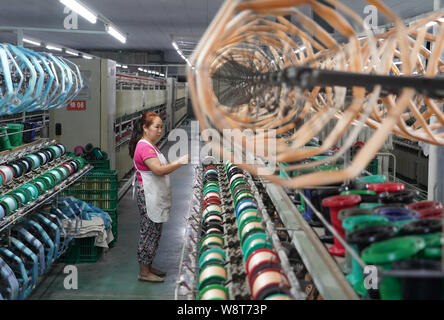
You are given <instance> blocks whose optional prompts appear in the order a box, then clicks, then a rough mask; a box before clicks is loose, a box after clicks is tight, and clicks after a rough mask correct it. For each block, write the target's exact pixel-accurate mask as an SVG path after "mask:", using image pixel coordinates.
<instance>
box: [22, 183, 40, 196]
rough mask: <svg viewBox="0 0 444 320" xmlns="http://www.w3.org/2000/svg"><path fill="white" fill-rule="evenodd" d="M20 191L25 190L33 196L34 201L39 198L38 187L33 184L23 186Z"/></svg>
mask: <svg viewBox="0 0 444 320" xmlns="http://www.w3.org/2000/svg"><path fill="white" fill-rule="evenodd" d="M20 189H25V190H26V192H28V194H30V195H31V199H32V200H35V199H37V198H38V196H39V190H38V189H37V187H36V186H34V185H33V184H31V183H27V184H25V185H23V186H22V187H20Z"/></svg>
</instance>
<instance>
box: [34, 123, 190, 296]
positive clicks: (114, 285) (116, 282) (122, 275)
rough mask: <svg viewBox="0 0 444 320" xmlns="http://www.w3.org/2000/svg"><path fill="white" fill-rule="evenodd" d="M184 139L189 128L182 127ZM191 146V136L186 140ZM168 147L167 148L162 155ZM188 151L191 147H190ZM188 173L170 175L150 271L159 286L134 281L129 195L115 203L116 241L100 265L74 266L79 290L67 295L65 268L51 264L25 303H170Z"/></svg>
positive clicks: (134, 231) (135, 230)
mask: <svg viewBox="0 0 444 320" xmlns="http://www.w3.org/2000/svg"><path fill="white" fill-rule="evenodd" d="M183 128H184V129H186V131H187V132H188V133H189V132H190V126H189V125H186V126H183ZM188 139H189V141H190V135H188ZM171 144H172V143H167V144H166V146H165V147H164V148H163V149H162V152H163V153H164V154H165V155H167V151H168V149H169V147H170V146H171ZM189 146H190V143H189ZM193 170H194V169H193V167H192V166H191V165H188V166H184V167H182V168H180V169H178V170H177V171H175V172H173V173H172V174H171V186H172V193H173V207H172V208H171V217H170V220H169V221H168V222H167V223H165V224H164V226H163V232H162V238H161V242H160V247H159V249H158V254H157V257H156V258H155V260H154V264H153V265H154V266H155V267H157V268H159V269H162V270H165V271H166V272H167V276H166V277H165V282H163V283H147V282H140V281H138V280H137V276H138V273H139V265H138V261H137V243H138V237H139V212H138V208H137V203H136V200H135V199H132V190H131V189H130V190H129V191H128V192H127V193H126V195H125V196H124V197H123V198H122V199H121V200H120V202H119V207H118V240H117V243H116V245H115V246H114V247H113V248H111V249H108V250H107V251H106V252H104V253H102V256H101V257H100V259H99V261H98V262H97V263H92V264H76V265H75V266H76V267H77V270H78V289H77V290H67V289H65V288H64V285H63V284H64V280H65V277H66V276H67V274H65V273H64V272H63V270H64V268H65V266H66V264H64V263H55V264H54V265H53V266H52V267H51V268H50V270H49V272H48V273H47V274H46V276H44V277H43V278H42V280H41V281H40V283H39V284H38V285H37V287H36V288H35V289H34V291H33V292H32V293H31V295H30V296H29V297H28V299H29V300H40V299H43V300H77V299H82V300H102V299H103V300H104V299H106V300H112V299H122V300H143V299H149V300H170V299H174V289H175V283H176V278H177V274H178V270H179V260H180V254H181V250H182V245H183V235H184V228H185V222H186V221H185V217H186V216H187V215H188V212H187V208H188V206H189V201H190V199H191V193H192V183H193V181H192V176H193Z"/></svg>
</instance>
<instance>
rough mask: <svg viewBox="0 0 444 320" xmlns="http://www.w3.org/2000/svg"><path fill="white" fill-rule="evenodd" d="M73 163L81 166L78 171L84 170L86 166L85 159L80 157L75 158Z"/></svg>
mask: <svg viewBox="0 0 444 320" xmlns="http://www.w3.org/2000/svg"><path fill="white" fill-rule="evenodd" d="M73 161H76V162H77V164H78V165H79V169H78V170H81V169H83V167H84V166H85V164H86V161H85V159H83V158H79V157H75V158H74V159H73Z"/></svg>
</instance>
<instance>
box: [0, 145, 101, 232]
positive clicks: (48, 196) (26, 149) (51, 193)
mask: <svg viewBox="0 0 444 320" xmlns="http://www.w3.org/2000/svg"><path fill="white" fill-rule="evenodd" d="M54 144H56V142H55V141H48V140H47V139H44V141H39V142H36V143H32V144H31V145H26V146H22V147H21V149H20V150H18V151H14V152H12V153H11V154H9V155H3V156H2V155H0V164H1V163H4V162H7V161H13V160H14V159H18V158H20V157H22V156H23V155H25V154H28V153H32V152H35V151H38V150H40V149H43V148H46V147H49V146H51V145H54ZM3 153H5V152H3ZM66 160H69V158H68V157H66V156H62V157H60V158H59V159H56V160H54V161H53V162H52V163H51V166H48V165H44V166H42V167H40V168H38V169H37V170H34V171H33V172H31V173H28V174H27V175H26V177H25V178H22V179H18V181H14V182H13V184H12V186H13V188H14V189H15V188H17V187H19V186H20V185H23V184H26V183H27V181H30V180H32V179H33V178H34V177H33V176H34V175H36V174H37V175H40V174H42V173H43V172H46V171H48V170H51V169H53V168H55V167H57V166H59V165H60V164H61V163H63V162H65V161H66ZM92 168H93V167H92V166H90V165H85V166H84V167H83V168H82V169H81V170H79V171H78V172H76V173H75V174H73V175H72V176H70V177H68V178H67V179H66V180H64V181H62V182H61V183H60V184H58V185H56V186H54V188H52V189H50V190H47V191H46V192H45V193H44V194H42V195H40V196H39V197H38V198H37V199H35V200H33V201H31V202H29V203H27V204H26V205H25V206H23V207H21V208H19V209H17V211H16V212H15V213H13V214H11V215H9V216H7V217H5V218H4V219H3V220H2V221H0V232H3V231H4V230H6V229H8V228H9V227H11V226H13V225H14V224H16V223H17V222H19V221H20V220H21V219H22V218H24V217H26V216H27V215H28V214H29V213H31V212H33V211H35V210H36V209H37V208H39V207H40V206H41V205H43V204H45V203H47V202H48V201H50V200H52V199H53V198H54V197H55V196H56V195H58V194H59V193H60V192H61V191H62V190H64V189H66V188H67V187H69V186H70V185H72V184H74V183H75V182H76V181H77V180H79V179H80V178H81V177H82V176H83V175H85V174H86V173H87V172H88V171H90V170H91V169H92ZM42 169H43V170H42ZM25 180H26V181H25ZM2 191H4V192H9V191H10V190H9V188H8V190H5V189H3V188H2ZM2 194H3V192H2Z"/></svg>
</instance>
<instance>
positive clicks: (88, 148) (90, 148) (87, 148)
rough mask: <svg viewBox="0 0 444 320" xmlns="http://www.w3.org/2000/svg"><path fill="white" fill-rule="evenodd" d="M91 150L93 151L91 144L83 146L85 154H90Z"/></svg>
mask: <svg viewBox="0 0 444 320" xmlns="http://www.w3.org/2000/svg"><path fill="white" fill-rule="evenodd" d="M93 149H94V146H93V145H92V143H88V144H87V145H86V146H85V153H91V152H92V150H93Z"/></svg>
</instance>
